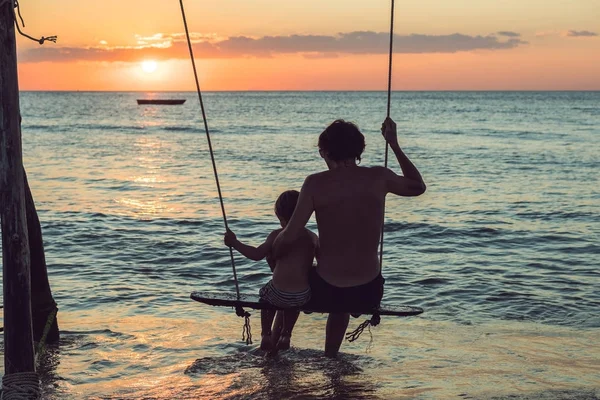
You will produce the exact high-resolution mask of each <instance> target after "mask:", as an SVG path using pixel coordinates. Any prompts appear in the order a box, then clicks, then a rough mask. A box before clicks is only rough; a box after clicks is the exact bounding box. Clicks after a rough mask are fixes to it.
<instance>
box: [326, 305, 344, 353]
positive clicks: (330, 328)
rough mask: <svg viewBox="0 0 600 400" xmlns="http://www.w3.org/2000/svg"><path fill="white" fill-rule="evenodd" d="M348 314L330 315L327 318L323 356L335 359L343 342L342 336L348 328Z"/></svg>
mask: <svg viewBox="0 0 600 400" xmlns="http://www.w3.org/2000/svg"><path fill="white" fill-rule="evenodd" d="M349 321H350V314H348V313H337V314H336V313H331V314H329V317H328V318H327V329H326V330H325V355H326V356H327V357H336V356H337V353H338V351H339V350H340V346H341V345H342V342H343V341H344V334H345V333H346V329H347V328H348V322H349Z"/></svg>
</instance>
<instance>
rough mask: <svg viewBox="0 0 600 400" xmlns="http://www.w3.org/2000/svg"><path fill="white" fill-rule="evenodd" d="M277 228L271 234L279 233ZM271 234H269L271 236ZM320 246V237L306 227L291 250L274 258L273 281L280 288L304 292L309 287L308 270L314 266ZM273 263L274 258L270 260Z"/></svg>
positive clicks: (291, 246)
mask: <svg viewBox="0 0 600 400" xmlns="http://www.w3.org/2000/svg"><path fill="white" fill-rule="evenodd" d="M281 231H282V229H277V230H275V231H273V232H272V233H271V235H274V236H276V235H278V234H279V233H280V232H281ZM271 235H269V236H271ZM317 248H318V237H317V235H316V234H314V233H313V232H311V231H309V230H308V229H306V228H304V231H303V232H302V234H301V235H300V236H299V237H298V238H297V239H296V240H295V241H294V242H293V243H292V244H291V245H290V251H289V252H287V253H286V254H284V255H283V256H282V257H281V258H279V259H277V260H274V264H275V269H274V271H273V283H274V284H275V287H277V289H279V290H283V291H286V292H292V293H293V292H302V291H304V290H306V289H308V288H309V285H308V272H309V270H310V268H312V267H313V260H314V257H315V255H316V252H317ZM268 261H269V264H270V265H272V264H273V260H269V259H268Z"/></svg>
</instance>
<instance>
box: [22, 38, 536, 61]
mask: <svg viewBox="0 0 600 400" xmlns="http://www.w3.org/2000/svg"><path fill="white" fill-rule="evenodd" d="M498 36H500V37H501V38H498ZM498 36H496V35H493V34H492V35H486V36H482V35H476V36H470V35H465V34H460V33H454V34H450V35H423V34H411V35H395V36H394V51H395V52H396V53H409V54H423V53H457V52H464V51H473V50H505V49H512V48H515V47H518V46H521V45H524V44H527V42H525V41H523V40H521V39H520V34H518V33H515V32H507V31H503V32H498ZM136 39H137V44H136V45H135V46H116V47H109V46H107V45H102V46H96V47H49V46H47V47H42V48H33V49H28V50H25V51H24V52H23V53H21V54H20V56H19V59H20V61H22V62H26V63H35V62H66V61H109V62H117V61H123V62H132V61H139V60H142V59H148V58H151V59H157V60H168V59H182V58H187V57H188V53H187V44H186V41H185V36H184V35H183V34H182V33H175V34H163V33H157V34H155V35H152V36H146V37H142V36H136ZM191 40H192V43H193V48H194V53H195V54H196V55H197V56H198V57H202V58H205V59H210V58H235V57H259V58H265V57H273V56H275V55H279V54H302V55H305V56H306V57H307V58H327V57H336V56H337V55H338V54H364V55H366V54H386V53H387V52H388V45H389V44H388V40H389V35H388V34H387V33H383V32H371V31H357V32H348V33H340V34H338V35H333V36H327V35H288V36H263V37H259V38H253V37H247V36H233V37H229V38H219V37H218V36H217V35H215V34H210V35H206V34H201V33H194V34H192V35H191Z"/></svg>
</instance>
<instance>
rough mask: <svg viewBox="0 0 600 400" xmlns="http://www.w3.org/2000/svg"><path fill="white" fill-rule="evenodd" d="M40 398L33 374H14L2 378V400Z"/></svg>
mask: <svg viewBox="0 0 600 400" xmlns="http://www.w3.org/2000/svg"><path fill="white" fill-rule="evenodd" d="M41 397H42V389H41V387H40V380H39V378H38V375H37V373H35V372H16V373H14V374H8V375H4V376H3V377H2V397H1V398H2V400H37V399H41Z"/></svg>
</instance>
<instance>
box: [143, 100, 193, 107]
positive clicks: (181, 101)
mask: <svg viewBox="0 0 600 400" xmlns="http://www.w3.org/2000/svg"><path fill="white" fill-rule="evenodd" d="M137 103H138V104H161V105H169V106H174V105H179V104H183V103H185V99H184V100H178V99H137Z"/></svg>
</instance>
